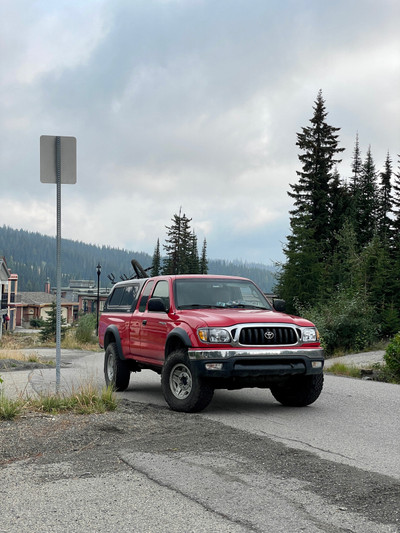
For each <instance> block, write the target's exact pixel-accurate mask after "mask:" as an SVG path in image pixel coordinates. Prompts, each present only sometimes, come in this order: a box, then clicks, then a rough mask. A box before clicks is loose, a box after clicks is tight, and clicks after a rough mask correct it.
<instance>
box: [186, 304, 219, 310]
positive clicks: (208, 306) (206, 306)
mask: <svg viewBox="0 0 400 533" xmlns="http://www.w3.org/2000/svg"><path fill="white" fill-rule="evenodd" d="M212 307H215V305H211V304H187V305H178V309H211V308H212Z"/></svg>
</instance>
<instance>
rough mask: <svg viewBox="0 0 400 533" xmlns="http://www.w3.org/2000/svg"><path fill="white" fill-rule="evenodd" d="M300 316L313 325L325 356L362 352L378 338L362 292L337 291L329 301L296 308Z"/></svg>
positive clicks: (372, 316) (371, 310)
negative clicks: (316, 329) (341, 352)
mask: <svg viewBox="0 0 400 533" xmlns="http://www.w3.org/2000/svg"><path fill="white" fill-rule="evenodd" d="M297 309H298V310H299V313H300V314H301V316H303V317H304V318H308V319H309V320H311V322H313V323H314V324H315V325H316V326H317V328H318V330H319V332H320V335H321V343H322V345H323V347H324V349H325V351H326V354H327V355H331V354H332V353H334V352H335V351H338V350H342V351H344V352H351V351H356V352H357V351H361V350H364V349H365V348H367V347H368V346H370V345H371V344H372V343H373V342H374V341H375V340H376V339H377V338H378V335H379V326H378V322H377V320H376V316H375V313H374V310H373V309H372V307H371V306H370V305H369V304H368V302H367V299H366V297H365V296H364V295H363V294H361V293H354V292H351V291H348V290H342V289H339V290H338V291H337V292H336V293H335V294H334V295H333V296H332V297H331V298H330V299H329V300H327V301H325V302H323V303H318V304H316V305H315V306H314V307H303V306H301V305H297Z"/></svg>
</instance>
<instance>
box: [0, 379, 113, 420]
mask: <svg viewBox="0 0 400 533" xmlns="http://www.w3.org/2000/svg"><path fill="white" fill-rule="evenodd" d="M0 382H1V378H0ZM116 408H117V400H116V397H115V394H114V391H113V390H112V389H111V388H110V387H108V388H103V389H102V390H101V391H99V390H97V388H96V387H94V386H93V385H92V384H90V383H88V384H85V385H83V386H82V387H80V388H79V389H77V390H73V391H71V393H70V394H58V395H57V394H51V393H48V394H41V395H39V396H38V397H35V398H33V397H23V396H21V397H19V398H17V399H10V398H7V397H6V396H5V395H4V394H0V420H12V419H14V418H17V417H18V416H21V415H23V414H25V413H29V412H30V413H32V412H33V413H47V414H60V413H66V412H71V413H75V414H94V413H105V412H106V411H114V410H115V409H116Z"/></svg>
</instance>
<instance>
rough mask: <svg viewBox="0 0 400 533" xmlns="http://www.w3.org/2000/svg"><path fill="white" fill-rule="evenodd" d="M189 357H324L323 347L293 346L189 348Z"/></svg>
mask: <svg viewBox="0 0 400 533" xmlns="http://www.w3.org/2000/svg"><path fill="white" fill-rule="evenodd" d="M188 355H189V359H191V360H193V361H202V360H209V359H213V360H216V359H217V360H218V359H219V360H227V359H231V358H232V357H235V358H238V357H251V358H259V357H264V358H265V357H287V356H291V357H307V358H309V359H324V350H323V349H322V348H291V349H271V350H256V349H248V350H236V349H235V350H229V349H227V350H193V349H190V348H189V350H188Z"/></svg>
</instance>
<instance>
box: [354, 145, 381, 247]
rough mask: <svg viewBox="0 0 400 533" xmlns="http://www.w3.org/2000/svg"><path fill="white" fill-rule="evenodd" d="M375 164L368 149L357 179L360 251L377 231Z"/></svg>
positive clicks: (356, 221) (357, 218)
mask: <svg viewBox="0 0 400 533" xmlns="http://www.w3.org/2000/svg"><path fill="white" fill-rule="evenodd" d="M376 179H377V176H376V170H375V163H374V160H373V157H372V153H371V147H369V148H368V151H367V155H366V158H365V161H364V163H363V165H362V169H361V173H360V179H359V193H358V196H357V199H358V205H357V213H356V220H355V227H356V233H357V236H358V242H359V247H360V249H363V248H364V247H365V246H367V245H368V243H369V242H371V240H372V238H373V237H374V235H375V232H376V230H377V213H378V209H377V206H378V189H377V184H376Z"/></svg>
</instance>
